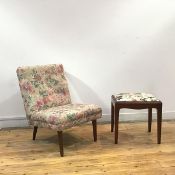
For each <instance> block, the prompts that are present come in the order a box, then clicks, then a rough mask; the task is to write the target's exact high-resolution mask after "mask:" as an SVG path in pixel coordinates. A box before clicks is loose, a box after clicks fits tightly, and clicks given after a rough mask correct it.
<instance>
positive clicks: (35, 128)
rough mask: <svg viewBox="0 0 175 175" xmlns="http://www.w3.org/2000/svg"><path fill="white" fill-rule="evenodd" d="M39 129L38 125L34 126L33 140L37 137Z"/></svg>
mask: <svg viewBox="0 0 175 175" xmlns="http://www.w3.org/2000/svg"><path fill="white" fill-rule="evenodd" d="M37 130H38V126H34V128H33V140H35V138H36V133H37Z"/></svg>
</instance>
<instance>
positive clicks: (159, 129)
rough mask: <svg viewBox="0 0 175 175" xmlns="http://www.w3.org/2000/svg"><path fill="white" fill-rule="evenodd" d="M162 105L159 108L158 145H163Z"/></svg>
mask: <svg viewBox="0 0 175 175" xmlns="http://www.w3.org/2000/svg"><path fill="white" fill-rule="evenodd" d="M161 128H162V104H161V105H160V106H159V107H158V108H157V144H161Z"/></svg>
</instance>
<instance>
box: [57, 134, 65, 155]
mask: <svg viewBox="0 0 175 175" xmlns="http://www.w3.org/2000/svg"><path fill="white" fill-rule="evenodd" d="M57 133H58V142H59V147H60V156H61V157H63V156H64V151H63V131H57Z"/></svg>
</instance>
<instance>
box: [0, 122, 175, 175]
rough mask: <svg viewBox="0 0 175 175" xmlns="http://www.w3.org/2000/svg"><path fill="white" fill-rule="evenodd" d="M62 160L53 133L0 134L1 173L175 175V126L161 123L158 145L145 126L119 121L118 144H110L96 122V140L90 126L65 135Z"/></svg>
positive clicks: (104, 128)
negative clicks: (35, 135) (33, 135)
mask: <svg viewBox="0 0 175 175" xmlns="http://www.w3.org/2000/svg"><path fill="white" fill-rule="evenodd" d="M63 136H64V150H65V157H63V158H62V157H60V155H59V151H58V149H59V147H58V140H57V133H56V131H53V130H49V129H46V128H39V129H38V133H37V137H36V140H35V141H33V140H32V129H11V130H1V131H0V174H7V175H10V174H14V175H31V174H35V175H38V174H41V175H46V174H51V175H57V174H58V175H72V174H75V175H80V174H81V175H90V174H92V175H100V174H102V175H103V174H104V175H106V174H112V175H117V174H119V175H174V174H175V122H174V121H169V122H163V128H162V144H161V145H158V144H156V122H153V126H152V133H148V132H147V123H146V122H140V123H121V124H120V125H119V144H118V145H115V144H114V134H113V133H111V132H110V124H98V141H97V142H96V143H94V142H93V135H92V126H91V125H83V126H81V127H76V128H72V129H70V130H67V131H66V132H65V133H64V135H63Z"/></svg>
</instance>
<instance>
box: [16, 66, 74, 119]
mask: <svg viewBox="0 0 175 175" xmlns="http://www.w3.org/2000/svg"><path fill="white" fill-rule="evenodd" d="M17 76H18V79H19V86H20V90H21V94H22V98H23V101H24V107H25V110H26V114H27V116H28V119H30V116H31V115H32V113H34V112H37V111H40V110H44V109H48V108H50V107H56V106H60V105H65V104H70V103H71V98H70V93H69V89H68V84H67V80H66V78H65V75H64V69H63V66H62V65H61V64H59V65H56V64H51V65H44V66H27V67H19V68H18V69H17Z"/></svg>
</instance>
